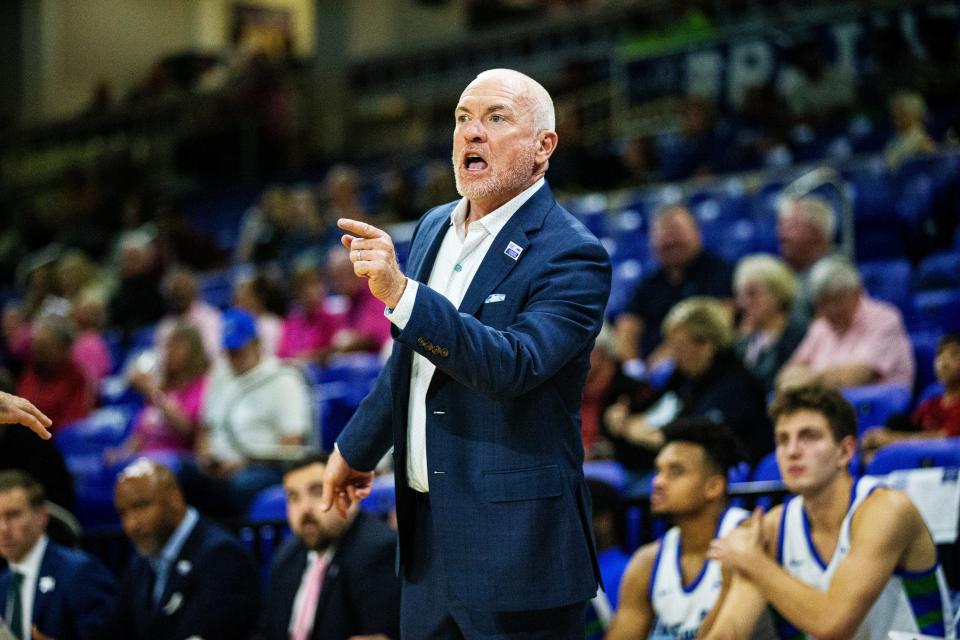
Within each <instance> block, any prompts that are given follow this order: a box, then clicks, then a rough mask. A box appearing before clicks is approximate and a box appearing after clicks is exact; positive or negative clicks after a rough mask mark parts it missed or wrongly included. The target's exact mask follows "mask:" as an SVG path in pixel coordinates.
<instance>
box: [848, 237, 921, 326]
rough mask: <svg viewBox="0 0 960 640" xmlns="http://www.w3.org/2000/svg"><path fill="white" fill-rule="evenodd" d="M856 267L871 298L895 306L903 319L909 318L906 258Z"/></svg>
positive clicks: (862, 263) (877, 261)
mask: <svg viewBox="0 0 960 640" xmlns="http://www.w3.org/2000/svg"><path fill="white" fill-rule="evenodd" d="M858 248H859V247H858ZM858 267H859V269H860V277H861V278H862V279H863V286H864V287H865V288H866V289H867V291H868V292H869V293H870V295H871V296H873V297H874V298H879V299H880V300H886V301H887V302H889V303H891V304H895V305H897V307H898V308H899V309H900V313H902V314H903V316H904V317H907V316H909V314H910V311H911V309H910V263H909V262H908V261H907V259H906V258H894V259H891V260H873V261H869V262H861V263H860V264H859V265H858Z"/></svg>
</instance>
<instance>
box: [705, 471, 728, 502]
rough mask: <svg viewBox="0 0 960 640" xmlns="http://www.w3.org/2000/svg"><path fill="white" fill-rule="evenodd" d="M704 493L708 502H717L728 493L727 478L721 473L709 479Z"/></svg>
mask: <svg viewBox="0 0 960 640" xmlns="http://www.w3.org/2000/svg"><path fill="white" fill-rule="evenodd" d="M703 492H704V494H705V495H706V497H707V499H708V500H716V499H718V498H721V497H723V495H724V494H726V493H727V478H726V476H722V475H720V474H719V473H715V474H713V475H711V476H710V477H709V478H707V482H706V484H705V485H704V487H703Z"/></svg>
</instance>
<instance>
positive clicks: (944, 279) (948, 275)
mask: <svg viewBox="0 0 960 640" xmlns="http://www.w3.org/2000/svg"><path fill="white" fill-rule="evenodd" d="M914 288H915V289H916V290H918V291H930V290H933V289H960V252H953V251H944V252H941V253H935V254H933V255H930V256H927V257H926V258H924V259H923V260H921V261H920V263H919V264H918V265H917V272H916V276H915V278H914Z"/></svg>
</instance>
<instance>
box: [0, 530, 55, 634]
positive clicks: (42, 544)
mask: <svg viewBox="0 0 960 640" xmlns="http://www.w3.org/2000/svg"><path fill="white" fill-rule="evenodd" d="M46 551H47V536H46V535H43V536H40V539H39V540H38V541H37V544H35V545H33V549H30V551H28V552H27V555H25V556H24V557H23V560H21V561H20V562H11V563H10V570H11V571H16V572H17V573H20V574H23V582H22V583H21V584H20V604H21V605H22V606H23V610H22V611H21V612H20V619H21V620H23V633H24V635H23V640H30V626H31V625H32V624H33V596H34V594H36V592H37V580H38V578H39V576H40V562H41V561H43V554H44V553H46ZM4 613H7V612H4Z"/></svg>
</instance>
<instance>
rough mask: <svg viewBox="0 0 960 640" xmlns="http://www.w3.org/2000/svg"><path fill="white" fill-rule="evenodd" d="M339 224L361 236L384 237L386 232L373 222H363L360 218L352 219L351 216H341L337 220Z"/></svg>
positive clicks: (345, 229) (342, 227)
mask: <svg viewBox="0 0 960 640" xmlns="http://www.w3.org/2000/svg"><path fill="white" fill-rule="evenodd" d="M337 226H338V227H340V228H341V229H343V230H344V231H348V232H350V233H352V234H354V235H356V236H358V237H360V238H382V237H384V236H386V235H387V234H386V232H385V231H382V230H380V229H378V228H377V227H375V226H373V225H372V224H368V223H366V222H361V221H360V220H351V219H350V218H340V219H339V220H337Z"/></svg>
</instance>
